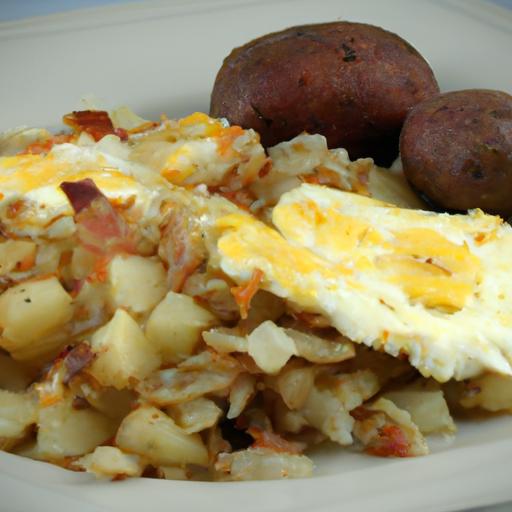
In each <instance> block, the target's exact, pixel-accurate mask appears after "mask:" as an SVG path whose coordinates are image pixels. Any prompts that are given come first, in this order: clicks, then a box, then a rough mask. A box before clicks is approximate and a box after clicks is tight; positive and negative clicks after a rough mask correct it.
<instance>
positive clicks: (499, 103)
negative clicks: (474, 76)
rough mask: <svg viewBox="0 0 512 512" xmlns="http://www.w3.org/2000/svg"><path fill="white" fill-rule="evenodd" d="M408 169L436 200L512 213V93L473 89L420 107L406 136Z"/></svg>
mask: <svg viewBox="0 0 512 512" xmlns="http://www.w3.org/2000/svg"><path fill="white" fill-rule="evenodd" d="M400 152H401V156H402V163H403V169H404V173H405V175H406V177H407V179H408V180H409V182H410V183H411V184H412V186H413V187H414V188H415V189H416V190H417V191H418V192H420V193H421V194H422V195H423V196H425V198H427V199H428V200H429V201H430V202H431V203H432V204H433V205H434V206H437V207H439V208H442V209H447V210H461V211H464V210H468V209H471V208H481V209H482V210H485V211H486V212H488V213H493V214H498V215H501V216H503V217H505V218H507V217H509V216H510V215H512V201H511V200H510V198H511V196H512V96H510V95H509V94H507V93H505V92H500V91H492V90H485V89H468V90H464V91H454V92H449V93H445V94H439V95H437V96H435V97H433V98H430V99H428V100H426V101H424V102H423V103H421V104H419V105H417V106H416V107H414V109H413V110H412V111H411V113H410V114H409V115H408V116H407V119H406V121H405V124H404V127H403V130H402V134H401V137H400Z"/></svg>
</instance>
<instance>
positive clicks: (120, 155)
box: [0, 136, 168, 238]
mask: <svg viewBox="0 0 512 512" xmlns="http://www.w3.org/2000/svg"><path fill="white" fill-rule="evenodd" d="M125 153H126V148H125V147H124V146H123V145H122V144H121V143H120V142H119V139H117V138H116V137H113V136H107V137H104V138H103V139H102V141H101V142H99V143H97V144H90V145H87V146H79V145H75V144H68V143H65V144H59V145H56V146H54V148H53V149H52V150H51V151H50V152H49V153H48V154H46V155H31V154H25V155H16V156H8V157H2V158H0V193H1V195H0V216H1V217H2V220H3V223H4V225H5V227H6V228H7V229H8V230H9V231H10V232H12V233H14V234H16V235H18V236H29V237H36V236H47V237H48V236H49V237H50V238H51V234H52V230H51V226H52V225H53V224H54V223H56V222H57V221H59V223H60V224H61V225H62V221H63V220H66V219H68V220H70V223H68V224H67V226H68V227H69V228H71V229H72V228H73V223H72V222H71V217H72V215H73V209H72V207H71V205H70V203H69V201H68V199H67V198H66V196H65V195H64V193H63V192H62V190H61V189H60V184H61V183H62V182H63V181H78V180H83V179H85V178H90V179H92V180H93V181H94V182H95V183H96V185H97V186H98V188H99V189H100V190H101V191H102V192H103V194H105V196H106V197H107V198H108V199H109V200H110V201H111V202H112V203H113V204H117V205H119V206H121V207H123V208H127V209H128V210H129V212H130V215H131V217H132V218H133V219H134V221H138V220H144V219H146V218H152V217H155V216H157V215H158V213H159V206H160V203H161V200H162V197H163V196H162V190H165V189H166V188H168V185H167V183H165V182H164V180H163V179H162V178H161V177H160V176H158V175H157V174H156V173H155V172H153V171H151V170H149V169H146V168H144V166H142V165H140V164H135V163H133V162H130V161H129V160H127V159H126V158H125V156H126V155H125ZM67 231H68V230H64V231H63V232H61V235H63V236H69V232H67Z"/></svg>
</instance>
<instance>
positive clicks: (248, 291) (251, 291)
mask: <svg viewBox="0 0 512 512" xmlns="http://www.w3.org/2000/svg"><path fill="white" fill-rule="evenodd" d="M263 276H264V274H263V271H261V270H260V269H259V268H255V269H254V271H253V273H252V276H251V279H249V281H248V282H247V283H245V284H243V285H240V286H234V287H233V288H231V293H232V294H233V297H234V298H235V301H236V303H237V304H238V307H239V308H240V316H241V317H242V319H246V318H247V315H248V313H249V308H250V307H251V300H252V298H253V297H254V295H255V294H256V292H257V291H258V289H259V286H260V283H261V281H262V279H263Z"/></svg>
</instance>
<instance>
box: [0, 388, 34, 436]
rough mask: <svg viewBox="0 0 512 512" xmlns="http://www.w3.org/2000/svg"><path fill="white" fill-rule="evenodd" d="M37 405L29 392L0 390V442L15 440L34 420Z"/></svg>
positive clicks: (22, 434)
mask: <svg viewBox="0 0 512 512" xmlns="http://www.w3.org/2000/svg"><path fill="white" fill-rule="evenodd" d="M36 418H37V407H36V401H35V399H34V396H33V395H32V394H29V393H11V392H10V391H4V390H0V443H1V444H4V442H5V441H7V440H17V439H20V438H22V437H23V436H24V434H25V432H26V431H27V428H28V427H29V426H30V425H32V424H34V423H35V422H36Z"/></svg>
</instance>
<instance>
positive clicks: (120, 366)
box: [87, 309, 160, 389]
mask: <svg viewBox="0 0 512 512" xmlns="http://www.w3.org/2000/svg"><path fill="white" fill-rule="evenodd" d="M91 348H92V350H93V352H95V353H96V359H95V360H94V362H93V363H92V365H91V366H90V367H89V368H88V369H87V372H88V373H90V374H91V375H92V376H93V377H94V378H95V379H96V380H97V381H98V382H99V383H100V384H101V385H102V386H112V387H114V388H116V389H123V388H129V387H132V386H134V385H135V384H136V383H137V381H140V380H142V379H144V378H145V377H147V376H148V375H149V374H150V373H152V372H153V371H154V370H156V369H157V368H158V367H159V366H160V356H159V355H158V352H157V350H156V348H155V347H154V346H153V345H152V343H150V342H149V341H148V340H147V339H146V337H145V336H144V333H143V332H142V330H141V328H140V327H139V326H138V324H137V322H135V320H134V319H133V318H132V317H131V316H130V315H129V314H128V313H127V312H126V311H124V310H123V309H118V310H117V311H116V312H115V314H114V316H113V318H112V320H110V322H109V323H108V324H107V325H105V326H103V327H102V328H101V329H98V330H97V331H96V333H95V334H94V335H93V336H92V338H91Z"/></svg>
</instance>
